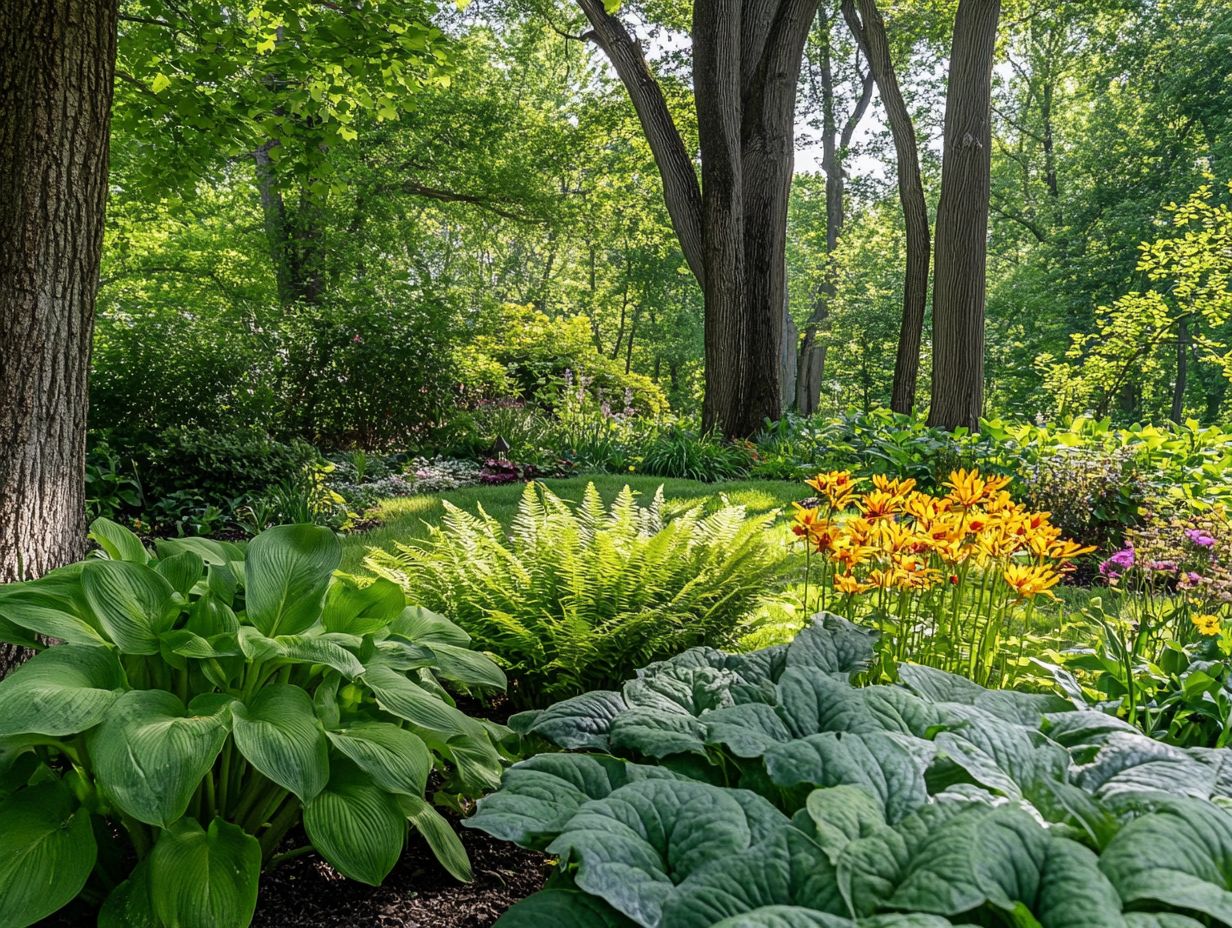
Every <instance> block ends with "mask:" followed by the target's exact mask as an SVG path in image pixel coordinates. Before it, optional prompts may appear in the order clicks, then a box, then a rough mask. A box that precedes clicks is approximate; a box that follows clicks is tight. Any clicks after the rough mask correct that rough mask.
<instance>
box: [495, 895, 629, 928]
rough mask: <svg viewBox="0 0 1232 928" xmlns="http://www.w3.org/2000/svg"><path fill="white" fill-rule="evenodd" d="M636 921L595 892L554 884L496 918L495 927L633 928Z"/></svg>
mask: <svg viewBox="0 0 1232 928" xmlns="http://www.w3.org/2000/svg"><path fill="white" fill-rule="evenodd" d="M636 924H637V922H634V921H631V920H629V919H628V918H625V917H624V916H623V915H621V914H620V913H619V912H617V911H616V910H615V909H613V908H612V907H611V906H610V905H608V904H607V903H606V902H604V901H603V900H602V899H599V898H597V897H596V896H592V895H590V894H589V893H584V892H582V891H581V890H578V889H563V888H562V889H555V888H554V889H545V890H542V891H541V892H537V893H535V894H534V895H533V896H528V897H527V898H525V899H523V900H522V901H521V902H518V903H516V904H515V905H513V906H512V907H511V908H510V909H509V910H508V911H506V912H505V914H504V915H502V916H501V917H500V918H499V919H498V920H497V922H496V928H547V926H549V925H552V926H555V925H561V926H565V925H568V926H569V928H632V926H635V925H636Z"/></svg>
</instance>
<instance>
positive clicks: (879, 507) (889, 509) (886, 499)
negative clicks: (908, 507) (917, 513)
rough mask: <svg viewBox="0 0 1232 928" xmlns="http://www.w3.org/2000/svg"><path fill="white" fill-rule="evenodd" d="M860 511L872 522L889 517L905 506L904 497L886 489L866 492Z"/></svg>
mask: <svg viewBox="0 0 1232 928" xmlns="http://www.w3.org/2000/svg"><path fill="white" fill-rule="evenodd" d="M859 507H860V512H862V513H863V514H864V518H866V519H868V520H869V521H870V522H875V521H877V520H878V519H887V518H890V517H891V516H893V515H894V513H896V512H898V511H899V510H900V509H902V508H903V500H902V497H899V496H895V495H894V494H893V493H887V492H886V491H884V490H873V492H871V493H866V494H864V496H863V498H862V499H861V501H860V504H859Z"/></svg>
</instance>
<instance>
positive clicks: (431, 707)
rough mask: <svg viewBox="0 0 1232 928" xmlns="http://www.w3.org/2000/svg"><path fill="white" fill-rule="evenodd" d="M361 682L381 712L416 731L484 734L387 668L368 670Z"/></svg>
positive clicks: (430, 695)
mask: <svg viewBox="0 0 1232 928" xmlns="http://www.w3.org/2000/svg"><path fill="white" fill-rule="evenodd" d="M362 680H363V682H364V683H365V684H367V686H368V688H369V689H371V690H372V693H373V695H374V696H376V701H377V704H378V705H379V706H380V707H381V708H382V709H384V710H385V711H386V712H389V713H391V714H392V715H396V716H397V717H398V718H400V719H405V720H406V721H408V722H410V723H411V724H412V725H415V726H416V727H418V728H423V729H427V730H428V731H434V732H443V733H445V734H446V735H449V736H452V735H453V734H455V733H457V732H474V733H481V732H482V731H483V729H482V728H481V727H480V726H479V725H478V723H476V722H475V721H474V720H473V719H471V718H468V717H467V716H466V715H465V714H463V713H462V712H459V711H458V710H457V709H455V708H454V707H453V706H451V705H449V704H448V703H446V702H445V701H444V700H442V699H441V698H440V697H438V696H435V695H433V694H431V693H429V692H428V691H427V690H425V689H424V688H423V687H421V686H418V685H417V684H415V683H412V682H411V681H410V680H408V679H407V678H406V677H405V676H404V675H403V674H401V673H399V672H398V671H396V670H394V669H392V668H390V667H381V666H379V665H378V666H375V667H369V668H367V670H365V671H364V674H363V677H362ZM485 737H486V736H485Z"/></svg>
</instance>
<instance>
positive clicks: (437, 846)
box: [397, 793, 474, 883]
mask: <svg viewBox="0 0 1232 928" xmlns="http://www.w3.org/2000/svg"><path fill="white" fill-rule="evenodd" d="M397 798H398V805H399V806H400V807H401V809H402V812H403V814H404V815H406V820H407V821H408V822H410V823H411V827H412V828H414V829H415V830H416V831H417V832H419V834H420V835H422V836H423V839H424V841H425V842H426V843H427V845H428V848H429V849H430V850H431V851H432V856H433V857H435V858H436V859H437V862H439V863H440V865H441V866H442V867H444V868H445V869H446V870H447V871H449V874H450V875H451V876H452V877H453V878H454V879H455V880H459V881H461V882H463V883H469V882H470V881H471V880H472V879H474V877H473V875H472V873H471V861H470V857H469V856H468V855H467V853H466V848H465V847H463V846H462V841H461V840H460V839H459V838H458V835H457V833H456V832H455V831H454V830H453V826H451V825H450V824H449V822H448V821H446V819H445V817H444V816H443V815H441V813H439V812H437V811H436V809H434V808H432V804H431V803H429V802H428V801H427V800H425V799H424V798H423V797H421V796H410V795H407V794H406V793H400V794H399V795H398V797H397Z"/></svg>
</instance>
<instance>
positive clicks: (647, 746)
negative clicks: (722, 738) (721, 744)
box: [609, 709, 706, 759]
mask: <svg viewBox="0 0 1232 928" xmlns="http://www.w3.org/2000/svg"><path fill="white" fill-rule="evenodd" d="M609 741H610V742H611V746H612V749H613V750H614V751H617V752H635V753H637V754H641V755H643V756H644V757H653V758H656V759H659V758H664V757H667V756H668V755H671V754H690V753H692V754H700V755H702V756H703V757H704V756H705V754H706V725H705V723H704V722H702V721H699V720H698V719H695V718H693V717H692V716H688V715H681V714H678V713H674V714H666V713H664V712H661V711H655V710H651V709H629V710H628V711H626V712H622V713H620V715H618V716H616V718H615V719H614V720H613V721H612V729H611V733H610V735H609Z"/></svg>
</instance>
